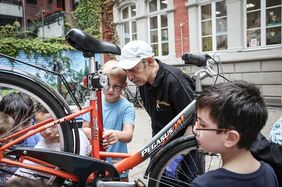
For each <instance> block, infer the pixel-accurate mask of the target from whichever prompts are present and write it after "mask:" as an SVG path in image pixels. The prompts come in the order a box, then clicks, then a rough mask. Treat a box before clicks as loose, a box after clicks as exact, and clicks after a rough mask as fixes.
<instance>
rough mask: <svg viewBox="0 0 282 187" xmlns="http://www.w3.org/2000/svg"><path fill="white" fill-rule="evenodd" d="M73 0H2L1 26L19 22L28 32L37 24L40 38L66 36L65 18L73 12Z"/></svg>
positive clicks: (0, 8) (0, 6)
mask: <svg viewBox="0 0 282 187" xmlns="http://www.w3.org/2000/svg"><path fill="white" fill-rule="evenodd" d="M74 3H75V1H72V0H67V1H64V0H48V1H47V0H1V1H0V25H7V24H13V23H14V22H15V21H18V22H19V23H20V24H21V26H22V28H24V29H25V30H26V31H28V30H31V29H32V28H33V27H35V25H36V24H35V23H37V26H36V27H38V30H37V33H36V34H37V35H38V36H39V37H59V36H64V34H65V33H64V16H66V18H68V15H69V14H70V12H71V11H72V10H73V4H74Z"/></svg>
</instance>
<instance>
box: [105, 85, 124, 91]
mask: <svg viewBox="0 0 282 187" xmlns="http://www.w3.org/2000/svg"><path fill="white" fill-rule="evenodd" d="M110 88H112V89H113V90H114V91H120V90H121V89H122V86H119V85H109V87H108V90H109V89H110Z"/></svg>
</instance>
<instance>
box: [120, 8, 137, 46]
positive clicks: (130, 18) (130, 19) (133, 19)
mask: <svg viewBox="0 0 282 187" xmlns="http://www.w3.org/2000/svg"><path fill="white" fill-rule="evenodd" d="M132 6H135V9H136V8H137V7H136V4H128V5H126V6H124V7H122V8H121V9H120V14H119V15H120V19H121V25H122V43H123V45H125V44H126V43H125V42H126V41H125V29H124V26H125V24H127V23H128V24H129V42H130V41H132V40H133V35H136V39H137V37H138V32H137V30H138V29H137V20H136V16H137V11H136V14H135V16H132V15H131V12H132V10H131V9H132ZM126 8H128V18H125V19H124V18H123V10H124V9H126ZM134 22H135V24H136V32H134V33H133V32H132V24H133V23H134Z"/></svg>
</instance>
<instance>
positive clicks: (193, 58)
mask: <svg viewBox="0 0 282 187" xmlns="http://www.w3.org/2000/svg"><path fill="white" fill-rule="evenodd" d="M209 58H211V57H210V56H209V55H208V54H205V55H195V54H192V53H185V54H184V55H182V60H184V63H185V64H193V65H196V66H198V67H204V66H206V65H207V60H208V59H209Z"/></svg>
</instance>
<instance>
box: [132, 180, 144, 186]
mask: <svg viewBox="0 0 282 187" xmlns="http://www.w3.org/2000/svg"><path fill="white" fill-rule="evenodd" d="M134 182H135V185H136V186H137V187H146V184H145V183H144V182H143V181H141V180H140V179H137V180H134Z"/></svg>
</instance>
